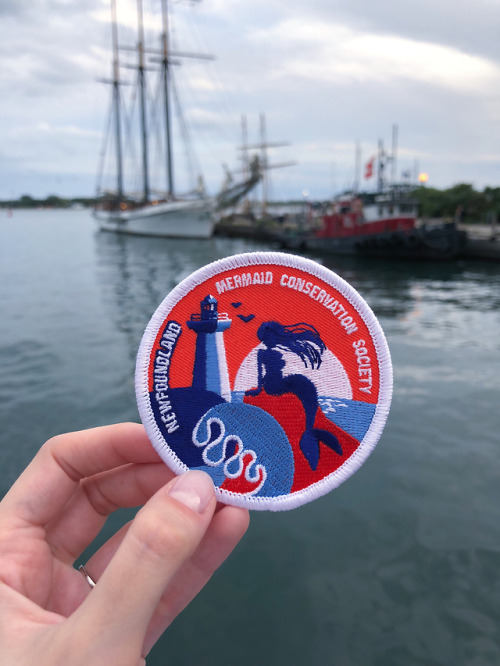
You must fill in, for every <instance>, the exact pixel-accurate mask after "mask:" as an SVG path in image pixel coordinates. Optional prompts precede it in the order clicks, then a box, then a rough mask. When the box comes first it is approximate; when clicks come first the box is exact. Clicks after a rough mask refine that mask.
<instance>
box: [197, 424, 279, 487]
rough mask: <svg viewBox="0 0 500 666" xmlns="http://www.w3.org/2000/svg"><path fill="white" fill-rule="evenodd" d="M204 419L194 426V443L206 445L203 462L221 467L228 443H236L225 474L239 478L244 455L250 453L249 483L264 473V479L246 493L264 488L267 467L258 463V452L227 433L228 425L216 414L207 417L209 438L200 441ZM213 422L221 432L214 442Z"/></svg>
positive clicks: (229, 477)
mask: <svg viewBox="0 0 500 666" xmlns="http://www.w3.org/2000/svg"><path fill="white" fill-rule="evenodd" d="M203 419H204V417H202V418H201V419H200V420H199V421H198V423H197V424H196V426H195V427H194V430H193V437H192V440H193V444H194V445H195V446H197V447H198V448H202V447H205V448H204V450H203V453H202V454H201V457H202V458H203V462H204V463H205V464H206V465H208V466H209V467H219V465H221V464H222V463H223V462H224V460H225V458H226V451H227V446H228V444H229V443H230V442H233V443H236V452H235V453H234V454H233V455H232V456H231V457H230V458H228V459H227V460H226V462H225V463H224V467H223V469H224V475H225V476H226V478H228V479H237V478H239V477H240V476H241V474H242V472H243V470H244V469H245V467H244V457H245V456H247V455H249V456H250V457H251V461H250V462H249V463H248V465H247V466H246V469H245V479H246V480H247V481H248V482H249V483H257V482H258V481H259V478H260V477H261V475H262V480H261V482H260V483H259V485H258V486H257V487H256V488H253V489H252V490H250V491H248V492H247V493H244V494H245V495H255V494H256V493H257V492H258V491H259V490H260V489H261V488H262V486H263V485H264V483H265V481H266V478H267V472H266V468H265V467H264V465H262V464H261V463H257V454H256V453H255V451H253V450H252V449H245V447H244V444H243V441H242V440H241V437H239V436H238V435H226V426H225V425H224V422H223V421H222V420H221V419H218V418H216V417H214V416H211V417H210V418H209V419H207V422H206V428H207V438H206V439H205V440H204V441H200V439H199V431H200V427H201V425H202V423H203ZM212 424H216V425H217V426H218V427H219V430H220V434H219V435H218V437H216V438H215V439H214V440H213V442H211V441H210V440H211V438H212ZM209 442H210V443H209ZM235 465H236V470H235V471H231V470H232V469H234V467H235Z"/></svg>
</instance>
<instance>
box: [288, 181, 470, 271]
mask: <svg viewBox="0 0 500 666" xmlns="http://www.w3.org/2000/svg"><path fill="white" fill-rule="evenodd" d="M417 211H418V202H417V201H416V200H415V199H412V198H411V196H410V192H408V191H407V190H405V189H403V188H399V189H398V188H392V189H391V190H389V191H386V192H381V193H370V194H347V195H343V196H341V197H339V198H338V199H337V200H336V201H335V202H333V204H332V205H331V206H330V207H329V209H327V210H324V211H323V212H322V213H320V214H319V216H318V215H317V216H316V217H315V224H314V226H313V228H312V229H311V231H309V232H308V233H305V234H304V235H303V236H302V237H301V247H303V248H304V249H308V250H320V251H321V252H327V253H334V254H360V255H367V256H368V255H369V256H380V257H395V258H397V257H400V258H408V259H452V258H453V257H455V256H458V255H459V254H460V253H461V251H462V250H463V247H464V244H465V234H464V233H463V232H462V231H459V230H458V229H457V228H456V225H455V224H454V223H449V224H439V225H430V226H426V225H422V226H417V224H416V221H417Z"/></svg>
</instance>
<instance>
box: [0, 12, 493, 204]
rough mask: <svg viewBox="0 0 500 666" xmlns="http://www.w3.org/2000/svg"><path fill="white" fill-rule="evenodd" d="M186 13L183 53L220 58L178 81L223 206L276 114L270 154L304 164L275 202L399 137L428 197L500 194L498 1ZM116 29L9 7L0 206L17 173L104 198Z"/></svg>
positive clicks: (280, 180) (180, 30)
mask: <svg viewBox="0 0 500 666" xmlns="http://www.w3.org/2000/svg"><path fill="white" fill-rule="evenodd" d="M118 4H119V20H120V43H121V44H134V43H135V42H136V39H137V36H136V34H135V31H134V29H133V25H134V24H135V13H136V5H135V2H134V1H133V0H118ZM144 4H145V7H148V6H149V7H151V6H152V7H153V9H154V10H155V11H156V12H158V10H159V7H160V3H159V1H158V0H150V2H149V3H147V2H145V3H144ZM174 9H175V17H174V18H172V19H171V21H170V27H171V30H172V45H173V46H174V47H176V48H178V49H182V50H187V51H193V52H204V53H213V54H215V55H216V56H217V60H216V62H215V63H211V62H205V61H201V62H197V61H195V60H194V59H189V60H186V61H184V62H183V64H182V65H181V66H180V67H176V68H175V78H176V80H178V82H179V94H180V96H181V99H182V101H183V104H184V107H185V113H186V116H187V118H188V120H190V125H191V130H192V137H193V140H194V143H195V145H196V147H197V153H198V155H199V158H200V162H201V163H202V165H203V168H204V172H205V174H206V176H207V181H208V184H209V187H210V189H211V190H212V191H213V190H215V189H217V187H218V186H219V185H220V181H221V178H222V168H221V164H222V163H227V164H230V165H232V166H236V164H238V155H239V153H238V150H237V149H238V146H239V145H240V143H241V136H240V116H241V114H242V113H245V114H246V115H247V118H248V132H249V140H250V141H251V142H256V141H258V140H259V114H260V113H262V112H265V114H266V119H267V135H268V139H269V140H272V141H278V142H279V141H281V140H284V141H288V142H290V144H291V145H290V146H288V147H283V148H279V149H276V150H272V151H270V156H271V158H272V160H273V161H277V162H282V161H289V160H296V161H297V162H298V165H297V166H296V167H293V168H289V169H283V170H282V171H279V170H276V171H274V172H273V173H272V179H273V182H274V183H275V184H276V186H275V194H276V196H281V197H285V196H292V195H295V194H296V193H299V194H300V192H301V191H302V190H303V189H308V190H310V191H311V196H325V195H326V193H330V192H331V189H332V182H333V180H336V181H337V182H338V183H339V184H340V183H341V184H344V183H347V181H348V180H349V179H351V181H352V177H353V165H354V144H355V141H356V140H359V141H361V142H362V146H363V154H364V155H368V154H372V153H373V151H374V150H375V149H376V144H377V139H378V138H379V137H381V136H382V137H385V143H386V146H388V145H389V144H390V133H391V126H392V124H393V123H398V125H399V127H400V149H399V161H400V164H401V169H403V168H413V166H414V162H415V160H418V161H419V162H420V164H421V167H422V168H424V167H425V168H426V170H428V171H429V172H430V173H431V183H430V184H436V185H439V186H447V185H450V184H452V183H453V182H454V181H455V182H456V180H468V179H469V178H470V179H477V184H478V185H479V184H482V183H485V184H490V183H493V184H494V183H495V182H496V181H497V180H498V179H499V178H500V144H499V141H498V139H497V131H498V128H499V127H500V124H499V122H500V118H499V112H500V98H499V95H498V94H497V93H496V91H497V90H498V89H499V83H500V81H499V79H500V49H499V46H498V40H497V36H496V31H497V27H498V25H500V3H498V2H497V0H477V2H476V3H474V4H473V3H470V2H466V1H465V0H455V1H454V2H453V3H452V2H451V0H440V2H435V0H422V2H421V3H419V5H418V6H414V5H410V4H409V3H406V2H401V0H378V1H377V2H376V3H375V2H373V1H368V0H309V2H308V3H307V7H306V6H305V5H304V3H302V2H300V3H299V2H298V1H297V0H266V1H264V0H252V2H247V3H241V2H238V3H235V2H234V0H204V2H202V3H199V4H196V6H195V7H192V6H189V3H175V6H174ZM109 15H110V13H109V2H108V0H87V1H86V2H83V0H30V1H29V2H28V1H27V0H16V2H13V0H3V2H2V3H0V16H1V19H2V20H1V21H0V57H1V58H2V68H1V69H0V95H1V98H2V105H1V106H0V151H1V152H2V155H3V157H4V160H7V161H6V162H5V161H4V171H3V172H2V175H1V180H0V182H1V183H2V187H3V188H4V189H3V190H0V198H2V197H3V196H6V194H5V191H6V190H8V191H9V192H10V189H11V186H10V185H9V167H8V166H7V167H6V168H5V164H8V165H14V164H15V168H16V173H17V176H16V178H18V179H22V173H23V169H24V170H25V172H26V173H30V174H31V175H30V182H33V178H35V175H34V174H36V172H37V170H38V171H39V173H40V174H41V176H40V183H41V185H40V187H45V186H46V183H47V180H46V178H44V177H42V174H43V173H48V172H65V171H66V172H67V173H75V172H78V171H80V172H81V179H79V180H78V182H77V181H76V180H74V181H73V184H74V183H75V182H77V184H78V186H79V187H81V184H82V183H83V182H85V183H86V184H87V185H86V186H87V187H89V188H92V187H93V180H91V179H90V176H89V174H90V173H91V171H92V170H93V169H95V168H96V165H97V162H98V155H99V151H100V146H101V139H100V136H99V135H100V132H101V129H102V127H103V126H104V123H105V116H106V112H107V109H108V104H109V101H108V98H107V95H108V92H109V90H108V89H106V87H105V86H103V85H101V84H99V83H97V82H96V79H98V78H102V77H109V75H110V70H111V58H110V28H109ZM153 27H155V28H156V25H155V26H153V21H152V19H151V17H150V18H148V19H147V20H146V22H145V30H146V35H147V39H148V44H150V45H152V46H157V45H158V34H157V32H158V31H157V30H156V29H153ZM120 57H121V59H122V60H123V61H124V62H126V61H131V59H133V55H132V54H131V53H127V52H121V54H120ZM133 76H134V74H133V72H131V71H130V70H129V71H124V73H123V77H124V79H126V80H132V79H133ZM125 89H128V88H127V87H126V86H124V90H125ZM333 172H335V174H336V175H335V178H333V176H332V174H333ZM16 182H19V180H17V181H16ZM16 187H17V186H16ZM68 187H69V185H68ZM280 188H282V189H280ZM23 189H24V188H23ZM35 193H36V192H34V194H35ZM73 193H74V194H79V193H80V192H73ZM83 194H89V195H90V194H92V191H86V192H83Z"/></svg>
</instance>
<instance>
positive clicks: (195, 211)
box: [93, 0, 261, 238]
mask: <svg viewBox="0 0 500 666" xmlns="http://www.w3.org/2000/svg"><path fill="white" fill-rule="evenodd" d="M161 17H162V31H161V37H160V48H151V47H149V45H146V41H145V30H144V16H143V5H142V0H137V43H136V45H135V46H127V45H122V44H119V33H118V20H117V5H116V0H111V26H112V29H111V35H112V51H113V76H112V78H111V79H110V80H107V81H106V83H109V84H110V85H111V90H112V99H111V111H110V118H109V122H108V130H107V132H106V136H105V143H104V145H105V149H104V150H103V152H102V162H101V166H100V170H99V179H98V188H97V199H98V203H97V205H96V207H95V209H94V213H93V214H94V217H95V219H96V220H97V222H98V225H99V227H100V229H101V230H104V231H114V232H117V233H125V234H140V235H147V236H164V237H182V238H209V237H210V236H211V235H212V233H213V228H214V223H215V212H216V210H217V209H220V208H222V207H224V206H225V205H227V204H228V202H229V203H232V202H233V201H234V200H235V199H237V198H239V197H240V196H244V194H245V193H246V192H247V191H249V190H250V189H251V188H252V187H254V186H255V185H256V184H257V182H258V181H259V180H260V177H261V174H260V169H259V165H258V163H254V164H253V168H252V170H251V173H250V174H249V175H248V177H247V179H246V180H245V181H244V182H241V183H236V184H235V183H234V182H233V181H232V180H226V185H225V186H224V187H223V189H222V190H221V192H220V193H219V194H218V195H217V196H213V197H211V196H209V195H208V194H207V193H206V191H205V188H204V185H203V179H202V177H201V176H198V178H197V179H195V180H196V182H195V183H193V185H194V186H193V187H192V188H191V190H190V191H187V192H184V193H182V194H181V193H179V192H178V191H177V187H176V184H175V175H176V169H175V166H176V165H175V164H174V156H175V154H176V151H175V150H174V149H175V148H176V146H175V145H174V139H175V137H174V132H173V118H174V113H173V106H174V103H177V101H178V96H177V93H176V89H175V87H174V79H173V77H172V66H173V65H175V64H177V63H178V61H179V59H181V58H183V57H186V58H193V57H195V58H211V56H203V55H199V54H193V53H183V52H177V51H173V50H171V49H170V36H169V8H168V6H167V0H161ZM122 52H126V53H127V54H128V56H130V54H132V55H133V56H134V57H135V62H132V63H131V62H129V61H126V62H122V58H121V54H122ZM124 67H127V68H129V69H133V70H135V74H136V76H135V81H134V82H133V83H132V85H129V83H128V82H127V81H124V80H122V76H121V71H122V69H123V68H124ZM125 87H127V88H128V89H129V90H128V91H127V92H131V94H129V95H128V96H127V100H128V104H127V102H126V100H125V93H124V90H123V89H124V88H125ZM153 87H155V88H156V94H155V95H154V97H153V98H151V96H150V95H148V92H149V91H150V90H151V89H152V88H153ZM130 88H132V91H130ZM176 110H177V112H178V114H177V115H179V117H180V118H181V121H180V126H181V129H182V128H183V129H184V132H182V133H183V134H184V135H185V137H186V135H187V134H188V132H187V128H186V126H185V124H183V121H182V115H181V109H180V107H179V106H178V108H177V109H176ZM133 113H134V114H135V115H134V116H133V115H132V114H133ZM177 152H179V151H177ZM153 154H154V158H155V159H156V161H157V162H158V155H159V154H160V162H161V165H160V168H158V169H154V174H153V175H154V176H155V177H156V176H157V174H158V173H159V172H160V171H161V173H162V174H163V175H164V182H163V184H160V187H158V185H157V186H156V188H155V187H154V186H153V185H152V181H153V179H152V173H151V172H152V169H151V164H152V161H153ZM105 167H108V170H109V169H111V171H112V172H113V175H112V180H113V181H114V182H111V184H110V185H109V184H108V183H107V187H105V186H104V184H103V183H104V172H105ZM133 185H136V187H135V188H134V187H133ZM137 185H138V187H137Z"/></svg>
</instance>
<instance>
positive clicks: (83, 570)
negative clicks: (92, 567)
mask: <svg viewBox="0 0 500 666" xmlns="http://www.w3.org/2000/svg"><path fill="white" fill-rule="evenodd" d="M78 571H79V572H80V573H81V574H82V576H83V577H84V578H85V580H86V581H87V583H88V584H89V585H90V589H91V590H93V589H94V587H95V580H94V579H93V578H91V577H90V576H89V572H88V571H87V569H86V568H85V567H84V566H83V564H80V566H79V567H78Z"/></svg>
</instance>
